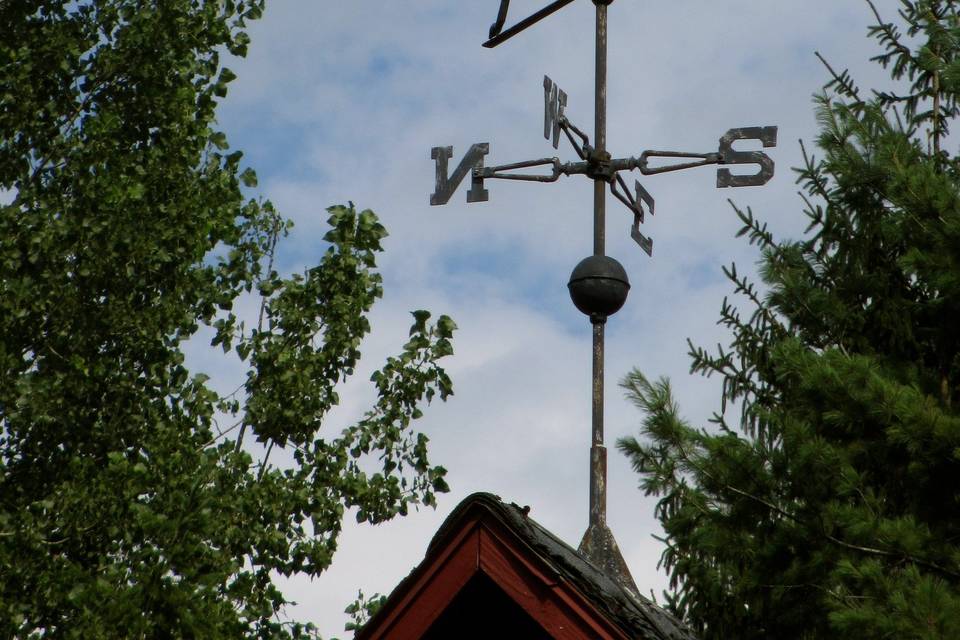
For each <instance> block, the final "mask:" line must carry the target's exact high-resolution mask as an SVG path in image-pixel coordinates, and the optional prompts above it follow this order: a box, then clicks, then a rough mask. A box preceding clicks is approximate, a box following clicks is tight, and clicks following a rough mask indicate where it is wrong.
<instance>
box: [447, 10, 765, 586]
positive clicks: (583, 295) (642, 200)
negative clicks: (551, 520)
mask: <svg viewBox="0 0 960 640" xmlns="http://www.w3.org/2000/svg"><path fill="white" fill-rule="evenodd" d="M574 1H575V0H556V1H555V2H552V3H551V4H549V5H547V6H546V7H544V8H543V9H540V10H539V11H537V12H536V13H534V14H533V15H531V16H529V17H527V18H524V19H523V20H520V21H519V22H517V23H516V24H514V25H513V26H511V27H509V28H507V29H506V30H504V28H503V27H504V25H505V23H506V19H507V14H508V12H509V8H510V0H500V10H499V11H498V13H497V18H496V22H494V24H493V25H492V26H491V27H490V34H489V40H487V41H486V42H484V43H483V46H484V47H487V48H491V47H495V46H497V45H499V44H501V43H503V42H505V41H506V40H508V39H510V38H511V37H513V36H515V35H517V34H518V33H520V32H521V31H523V30H525V29H527V28H528V27H530V26H532V25H534V24H536V23H537V22H539V21H540V20H542V19H544V18H546V17H547V16H549V15H551V14H553V13H554V12H556V11H558V10H560V9H562V8H563V7H565V6H567V5H568V4H571V3H572V2H574ZM592 1H593V4H594V5H596V14H597V20H596V85H595V96H594V100H595V106H594V140H593V144H591V142H590V138H589V137H588V136H587V134H585V133H584V132H583V131H582V130H581V129H580V128H578V127H576V126H575V125H574V124H573V123H572V122H571V121H570V120H569V119H568V118H567V115H566V107H567V94H566V93H564V92H563V91H562V90H561V89H560V88H559V87H558V86H557V85H556V84H555V83H554V82H553V81H552V80H551V79H550V78H549V77H547V76H544V79H543V96H544V119H543V135H544V137H545V138H546V139H547V140H550V141H552V143H553V148H554V149H557V148H558V147H559V144H560V138H561V133H562V134H563V136H565V137H566V138H567V140H568V141H569V142H570V144H571V145H572V146H573V149H574V151H576V153H577V156H578V157H579V160H578V161H573V162H561V161H560V159H559V158H556V157H552V158H540V159H537V160H527V161H521V162H514V163H510V164H504V165H498V166H484V158H485V157H486V156H487V154H488V153H489V152H490V145H489V144H488V143H485V142H484V143H478V144H474V145H471V146H470V148H469V149H468V150H467V152H466V154H465V155H464V156H463V159H462V160H461V161H460V163H459V164H458V165H457V167H456V169H455V170H454V171H453V173H450V171H449V161H450V160H451V159H452V158H453V147H449V146H448V147H434V148H433V149H432V151H431V157H432V158H433V160H434V161H435V163H436V170H437V178H436V187H435V189H434V192H433V194H432V195H431V196H430V204H432V205H441V204H446V203H447V202H448V201H449V200H450V198H451V196H452V195H453V193H454V192H455V191H456V189H457V187H458V186H459V185H460V184H461V183H462V182H463V180H464V179H465V178H466V177H467V174H469V175H470V178H471V186H470V189H469V190H468V191H467V202H485V201H486V200H488V199H489V192H488V191H487V189H486V188H485V181H486V180H491V179H501V180H526V181H531V182H555V181H557V180H559V179H560V177H561V176H572V175H585V176H587V177H588V178H590V179H591V180H593V184H594V190H593V194H594V197H593V221H594V225H593V255H592V256H590V257H588V258H585V259H584V260H582V261H581V262H580V263H579V264H578V265H577V266H576V267H575V268H574V270H573V273H572V275H571V277H570V282H569V284H568V287H569V289H570V297H571V298H572V299H573V303H574V305H576V307H577V309H579V310H580V311H582V312H583V313H585V314H587V315H588V316H590V321H591V323H592V325H593V420H592V422H593V434H592V435H593V437H592V445H591V448H590V526H589V528H588V529H587V532H586V534H585V535H584V537H583V540H582V541H581V543H580V552H581V553H583V554H584V555H585V556H587V557H588V558H590V559H591V560H592V561H594V563H595V564H597V565H598V566H600V567H601V568H603V569H606V570H608V571H610V572H613V573H615V574H618V575H619V576H621V577H625V578H626V582H627V584H629V585H631V586H632V579H630V577H629V575H630V574H629V570H628V569H627V568H626V564H625V563H624V562H623V559H622V557H621V556H620V553H619V550H617V549H616V542H615V541H614V540H613V535H612V534H611V533H610V531H609V529H608V528H607V526H606V475H607V474H606V467H607V455H606V448H605V447H604V446H603V355H604V353H603V351H604V325H605V323H606V320H607V317H608V316H610V315H613V314H614V313H616V312H617V311H618V310H619V309H620V308H621V307H622V306H623V304H624V302H626V299H627V292H628V290H629V288H630V284H629V281H628V279H627V274H626V271H625V270H624V269H623V267H622V266H621V265H620V263H619V262H617V261H616V260H614V259H613V258H611V257H609V256H607V255H605V253H604V251H605V248H604V245H605V234H606V187H607V185H609V186H610V192H611V193H612V194H613V195H614V197H615V198H617V200H619V201H620V202H622V203H623V204H624V205H625V206H626V207H627V208H628V209H629V210H630V211H631V212H632V213H633V224H632V226H631V229H630V235H631V237H632V238H633V239H634V240H635V241H636V242H637V244H639V245H640V248H641V249H643V251H644V252H646V253H647V255H650V256H652V255H653V240H652V238H649V237H647V236H645V235H644V234H643V233H641V231H640V225H641V224H642V223H643V222H644V219H645V217H646V214H650V215H653V212H654V199H653V197H652V196H651V195H650V193H649V192H648V191H647V190H646V189H645V188H644V187H643V185H641V184H640V182H639V180H636V181H634V188H633V190H632V191H631V190H630V189H629V187H628V185H627V182H626V180H625V179H624V178H623V175H621V174H623V173H627V172H630V171H633V170H635V169H636V170H639V171H640V173H641V174H643V175H645V176H650V175H656V174H659V173H666V172H669V171H680V170H682V169H692V168H695V167H703V166H706V165H719V166H720V167H726V166H730V165H756V166H757V171H756V173H753V174H748V175H735V174H732V173H731V172H730V170H729V169H727V168H719V169H717V174H716V175H717V187H720V188H723V187H747V186H759V185H763V184H766V183H767V182H768V181H769V180H770V179H771V178H772V177H773V170H774V163H773V160H772V159H771V158H770V157H769V156H767V155H766V154H765V153H763V152H762V151H739V150H735V149H734V148H733V144H734V143H735V142H736V141H738V140H758V141H760V143H761V144H762V145H763V147H764V148H769V147H775V146H776V144H777V127H770V126H767V127H743V128H735V129H730V130H728V131H727V132H726V133H725V134H723V136H721V137H720V142H719V147H718V148H717V150H716V151H711V152H707V153H690V152H685V151H656V150H646V151H643V152H642V153H641V154H640V155H639V156H637V157H627V158H613V157H612V156H611V155H610V153H609V152H608V151H607V7H608V6H609V5H610V4H612V3H613V0H592ZM652 161H654V162H656V163H657V164H654V162H652ZM671 162H672V164H671ZM534 167H542V168H543V169H542V170H541V173H532V174H531V173H520V172H519V170H524V169H532V168H534ZM611 551H613V553H611ZM633 588H634V589H636V587H635V586H634V587H633Z"/></svg>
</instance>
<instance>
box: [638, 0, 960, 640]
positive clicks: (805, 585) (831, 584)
mask: <svg viewBox="0 0 960 640" xmlns="http://www.w3.org/2000/svg"><path fill="white" fill-rule="evenodd" d="M958 4H960V3H957V2H954V1H950V0H918V1H904V2H903V3H902V9H901V18H902V20H903V23H904V24H903V26H898V25H896V24H893V23H887V22H884V21H883V20H882V19H881V16H880V15H879V14H878V13H877V11H876V9H875V8H874V7H873V5H872V4H870V5H869V6H870V8H871V9H872V10H873V12H874V14H875V16H876V18H877V24H876V25H875V26H873V27H872V28H871V29H870V30H869V34H870V35H871V36H872V37H874V38H876V39H877V40H878V41H879V44H880V46H881V48H882V52H881V54H880V55H878V56H877V57H876V58H874V60H876V61H878V62H879V63H880V64H882V65H883V66H884V67H885V68H887V69H888V70H889V71H890V74H891V76H892V86H893V87H894V89H892V90H884V91H877V92H874V93H873V94H872V95H867V94H865V93H863V92H861V91H860V90H859V89H858V88H857V87H856V85H855V83H854V81H853V79H852V77H851V75H850V74H849V73H847V72H846V71H844V72H841V73H836V72H834V71H833V69H832V68H831V67H830V66H829V65H827V69H828V71H829V72H830V73H831V75H832V76H833V78H832V81H831V82H830V83H829V84H828V85H827V87H826V91H825V92H824V93H823V94H822V95H821V96H819V97H818V98H817V115H818V118H819V124H820V134H819V137H818V139H817V143H818V146H819V148H820V149H821V150H822V154H823V155H822V157H821V158H816V157H814V156H813V155H808V154H807V152H806V151H804V155H805V165H804V166H803V167H801V168H800V169H799V170H798V174H799V179H798V182H799V183H800V184H802V186H803V189H804V193H803V194H802V195H803V199H804V203H805V213H806V215H807V217H808V218H809V228H808V233H807V236H806V237H805V238H804V239H803V240H801V241H775V240H774V239H773V237H772V235H771V234H770V232H769V231H768V230H767V228H766V226H765V225H763V224H761V223H760V222H759V221H757V220H756V219H755V218H754V216H753V214H752V212H750V211H749V210H747V211H741V210H737V214H738V215H739V217H740V218H741V220H742V221H743V223H744V224H743V228H742V230H741V232H740V235H745V236H747V237H748V239H749V240H750V242H751V243H752V244H757V245H758V246H759V247H760V249H761V251H762V258H761V262H760V275H761V278H762V281H763V285H764V287H762V288H761V287H758V286H756V285H755V284H753V283H752V282H750V281H749V279H748V278H745V277H743V276H742V275H740V274H738V273H737V271H736V268H735V267H731V268H729V269H727V270H726V274H727V276H728V277H729V279H730V280H731V281H732V282H733V284H734V288H735V291H736V294H737V295H740V296H743V297H745V298H746V299H747V301H748V304H749V305H750V307H751V311H750V313H749V314H748V315H741V313H740V312H739V311H738V310H737V308H736V307H735V306H734V305H733V304H731V303H729V302H727V301H726V300H725V301H724V304H723V307H722V310H721V314H720V323H721V324H722V325H723V326H725V327H727V328H728V329H729V330H730V331H731V333H732V336H733V339H732V342H731V344H730V346H729V348H727V349H724V348H722V347H718V351H716V352H708V351H706V350H704V349H701V348H699V347H695V346H694V345H693V344H692V343H691V348H690V354H691V357H692V370H693V371H694V372H697V373H700V374H703V375H706V376H710V375H717V376H719V377H720V378H721V379H722V382H723V386H722V402H721V406H720V410H719V411H718V412H717V413H716V414H715V415H714V417H713V419H712V422H713V426H712V427H710V428H694V427H692V426H690V425H689V424H688V423H687V422H685V421H684V420H683V419H681V417H680V415H679V408H678V407H677V405H676V403H675V402H674V400H673V398H672V395H671V390H670V385H669V382H668V381H667V380H665V379H659V380H656V381H650V380H648V379H647V378H646V377H645V376H644V375H643V374H642V373H640V372H639V371H634V372H633V373H631V374H630V375H629V376H628V377H627V378H626V380H625V381H624V383H623V386H624V387H625V388H626V390H627V394H628V396H629V397H630V398H631V399H632V400H633V401H634V402H635V403H636V404H637V406H638V407H639V408H640V409H641V410H642V411H643V412H644V414H645V418H644V421H643V428H642V434H643V438H642V439H641V440H639V441H638V440H637V439H634V438H628V439H624V440H622V441H621V442H620V443H619V446H620V448H621V450H623V451H624V452H626V453H627V454H628V455H629V456H630V458H631V460H632V462H633V465H634V467H635V469H636V470H637V471H638V472H639V473H640V475H641V478H642V480H641V486H642V488H643V490H644V491H645V492H646V493H647V494H648V495H657V496H659V497H660V500H659V502H658V505H657V512H656V513H657V516H658V518H659V519H660V521H661V523H662V525H663V527H664V531H665V539H664V543H665V545H666V549H665V551H664V553H663V556H662V563H663V565H664V566H665V567H666V568H667V569H668V570H669V572H670V575H671V588H672V593H669V594H666V595H667V598H668V605H669V606H670V607H671V608H673V610H674V611H675V612H677V613H678V614H679V615H681V616H682V617H684V618H685V619H686V620H688V621H689V622H690V623H691V624H692V625H693V626H694V627H695V628H696V629H697V630H698V631H699V632H700V634H701V636H702V637H703V638H706V639H714V638H716V639H719V638H740V639H751V638H756V639H760V638H844V639H857V638H904V639H906V638H917V639H920V638H923V639H933V638H957V637H960V547H958V544H957V542H958V540H960V500H958V495H960V494H958V490H957V488H958V485H957V478H960V322H958V318H960V160H958V158H957V157H956V156H953V155H951V154H950V153H948V152H947V151H946V148H947V145H946V144H945V143H946V141H947V140H948V137H947V136H948V135H949V125H950V124H951V123H952V122H953V120H954V119H955V118H956V116H957V114H958V96H960V18H958V14H957V9H958ZM762 291H766V293H762ZM734 408H739V419H738V421H737V424H735V425H732V426H731V425H730V424H728V422H727V418H728V417H729V416H731V415H733V414H731V412H730V411H728V409H731V410H732V409H734Z"/></svg>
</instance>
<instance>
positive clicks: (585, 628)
mask: <svg viewBox="0 0 960 640" xmlns="http://www.w3.org/2000/svg"><path fill="white" fill-rule="evenodd" d="M470 598H473V599H482V600H483V602H465V599H470ZM485 612H486V613H485ZM456 616H462V617H463V618H464V619H463V620H457V619H454V618H456ZM497 620H500V621H502V620H511V621H512V622H511V624H513V625H515V626H516V625H521V624H522V625H529V628H538V629H540V630H542V636H541V637H544V638H556V639H562V640H584V639H590V640H695V638H694V636H693V635H692V633H690V632H689V631H688V630H687V629H686V628H685V627H684V626H683V625H682V624H681V623H680V622H678V621H677V620H676V619H675V618H673V617H672V616H671V615H670V614H668V613H667V612H665V611H664V610H662V609H660V608H659V607H657V606H656V605H655V604H653V603H652V602H650V601H648V600H646V599H645V598H643V597H641V596H639V595H638V594H636V593H633V592H631V591H630V590H629V589H627V588H625V587H623V586H621V585H620V584H618V583H616V582H615V581H613V580H612V579H610V578H609V577H608V576H606V575H604V574H603V573H602V572H600V571H599V570H598V569H597V568H596V567H594V566H593V565H592V564H590V563H589V562H588V561H587V560H585V559H584V558H583V557H582V556H580V554H578V553H577V552H576V551H575V550H573V549H572V548H571V547H569V546H568V545H566V544H565V543H564V542H562V541H561V540H559V539H558V538H557V537H556V536H554V535H553V534H552V533H550V532H549V531H547V530H546V529H545V528H543V527H542V526H541V525H539V524H538V523H536V522H535V521H534V520H533V519H531V518H528V517H527V510H524V509H521V508H519V507H518V506H517V505H513V504H511V505H508V504H504V503H503V502H502V501H500V499H499V498H498V497H496V496H493V495H490V494H486V493H478V494H473V495H471V496H469V497H468V498H466V499H465V500H464V501H463V502H461V503H460V505H458V506H457V508H456V509H454V511H453V513H451V514H450V516H449V517H448V518H447V520H446V521H445V522H444V524H443V525H442V526H441V527H440V530H439V531H438V532H437V534H436V535H435V536H434V539H433V541H432V542H431V543H430V546H429V548H428V550H427V554H426V557H425V558H424V559H423V561H422V562H421V563H420V565H418V566H417V567H416V568H415V569H414V570H413V572H412V573H411V574H410V575H409V576H408V577H407V578H406V579H404V580H403V581H402V582H401V583H400V584H399V585H398V586H397V588H396V589H395V590H394V591H393V593H392V594H391V595H390V597H389V598H388V599H387V601H386V603H385V604H384V605H383V607H382V608H381V609H380V611H378V612H377V615H375V616H374V617H373V618H372V619H371V620H370V621H369V622H368V623H367V624H366V625H365V626H364V628H363V629H362V630H360V631H359V632H357V635H356V640H421V638H424V637H426V638H427V639H430V638H433V637H437V636H438V632H437V629H440V628H444V629H448V628H450V627H451V625H458V624H462V626H463V629H462V632H458V634H457V635H458V637H459V638H470V637H480V635H482V634H480V632H479V627H480V626H483V625H485V624H486V625H489V624H492V623H493V621H497ZM537 633H538V634H539V633H540V632H539V631H538V632H537ZM478 634H479V635H478ZM497 637H499V638H511V637H515V636H514V635H512V634H511V633H510V630H509V629H504V630H503V633H502V634H499V633H498V635H497Z"/></svg>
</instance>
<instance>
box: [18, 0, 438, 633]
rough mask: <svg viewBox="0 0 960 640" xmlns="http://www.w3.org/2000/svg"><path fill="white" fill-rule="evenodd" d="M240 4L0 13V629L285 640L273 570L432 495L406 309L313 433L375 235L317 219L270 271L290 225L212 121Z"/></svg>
mask: <svg viewBox="0 0 960 640" xmlns="http://www.w3.org/2000/svg"><path fill="white" fill-rule="evenodd" d="M262 9H263V1H262V0H226V1H223V0H221V1H213V0H207V1H203V2H202V1H199V0H167V1H165V2H160V3H156V2H142V1H137V0H79V1H77V0H45V1H43V2H24V1H20V0H13V1H11V2H5V3H2V4H0V133H2V135H0V190H3V191H5V192H6V196H5V200H6V201H8V202H10V203H9V204H4V205H2V209H0V636H2V637H18V638H34V637H36V638H39V637H44V638H46V637H50V638H112V637H125V638H135V637H136V638H147V637H150V638H153V637H171V638H173V637H178V638H188V637H189V638H193V637H202V638H239V637H250V638H253V637H257V638H284V637H298V636H302V635H305V634H309V633H310V631H311V629H310V627H309V625H302V624H295V623H288V622H285V621H283V620H281V618H280V617H279V614H280V613H281V609H282V607H283V605H284V603H285V600H284V597H283V595H282V593H281V592H280V590H279V589H278V588H277V586H276V585H275V584H274V579H275V576H276V575H278V574H283V575H290V574H293V573H301V574H307V575H310V576H317V575H319V574H320V573H321V572H323V571H324V569H326V568H327V567H328V566H329V564H330V562H331V558H332V556H333V553H334V551H335V549H336V546H337V538H338V535H339V533H340V528H341V522H342V518H343V516H344V513H345V511H346V510H347V509H350V508H354V509H356V513H357V518H358V519H359V520H361V521H369V522H380V521H384V520H387V519H390V518H392V517H394V516H396V515H398V514H400V515H405V514H406V513H407V511H408V509H409V508H410V507H411V506H413V505H417V504H425V505H434V504H435V493H436V492H438V491H445V490H446V485H445V483H444V479H443V477H444V473H445V471H444V469H443V468H442V467H438V466H432V465H431V464H430V462H429V460H428V456H427V438H426V436H425V435H423V434H422V433H417V432H416V431H415V430H413V428H412V426H411V422H412V421H413V420H415V419H416V418H418V417H419V416H420V415H421V406H422V405H423V404H424V401H429V400H430V399H432V398H433V397H434V396H435V395H439V396H440V397H441V398H444V399H445V398H446V397H447V396H448V395H449V394H450V393H451V384H450V380H449V378H448V377H447V375H446V374H445V373H444V371H443V369H442V368H441V367H440V366H439V365H438V364H437V363H438V361H439V360H440V359H441V358H443V357H444V356H447V355H449V354H450V353H452V348H451V341H450V339H451V336H452V333H453V330H454V328H455V327H454V324H453V322H452V321H451V320H450V319H449V318H447V317H445V316H441V317H440V318H439V319H438V320H437V321H436V323H431V322H430V321H429V317H430V314H429V313H428V312H426V311H416V312H414V314H413V315H414V323H413V327H412V328H411V331H410V339H409V342H407V343H406V344H405V345H404V346H403V348H402V350H401V351H400V353H399V355H397V356H396V357H391V358H388V360H387V362H386V363H385V364H384V366H383V367H382V368H381V369H380V370H379V371H378V372H377V373H376V374H375V375H374V376H373V383H374V384H375V386H376V389H377V392H378V399H377V400H376V402H375V404H374V406H373V407H372V408H371V409H370V410H369V411H368V412H367V413H366V414H365V415H364V417H363V418H362V419H360V420H359V421H358V422H357V423H356V424H354V425H352V426H348V427H347V428H346V429H344V430H342V431H338V430H336V429H331V427H330V426H327V428H326V429H322V427H323V426H324V418H325V416H326V414H327V412H328V411H329V409H330V408H331V407H333V406H334V405H336V404H337V402H338V396H337V387H338V383H340V382H342V381H343V380H344V379H345V378H346V377H348V376H349V375H351V374H352V373H353V371H354V368H355V366H356V365H357V362H358V360H359V358H360V351H359V347H360V344H361V340H362V338H363V337H364V335H365V334H366V333H367V332H368V331H369V330H370V326H369V323H368V321H367V317H366V316H367V314H368V312H369V311H370V308H371V306H372V305H373V303H374V301H375V300H376V299H377V298H378V297H380V296H381V278H380V276H379V275H378V274H377V272H376V263H375V259H376V255H377V253H378V252H380V251H381V240H382V239H383V237H384V236H385V235H386V231H385V230H384V228H383V226H382V225H381V224H380V223H379V222H378V221H377V218H376V216H375V215H374V214H373V213H372V212H370V211H357V210H356V209H355V208H354V207H353V205H352V204H350V205H349V206H335V207H331V208H330V209H328V213H329V224H330V230H329V232H328V233H327V234H326V236H325V238H324V240H325V252H323V253H322V258H321V259H320V261H319V263H318V264H316V265H315V266H312V267H310V268H308V269H306V270H305V271H304V272H303V273H297V274H293V275H290V276H281V275H280V274H279V273H278V271H277V270H276V269H275V268H274V267H275V264H276V258H277V246H278V242H279V240H280V238H281V237H282V236H283V235H285V234H286V233H287V232H288V231H289V229H290V224H289V223H288V222H286V221H285V220H284V219H283V218H282V217H281V216H280V215H279V214H278V213H277V212H276V211H275V210H274V208H273V207H272V206H271V205H270V203H269V202H267V201H259V200H248V199H246V197H245V196H244V195H243V191H244V187H248V188H249V187H254V186H255V185H256V174H255V173H254V172H253V171H252V170H251V169H249V168H244V169H241V165H240V162H241V153H240V152H239V151H230V150H229V146H228V143H227V140H226V136H225V135H224V134H223V133H222V132H220V131H218V130H217V129H216V128H215V127H216V122H215V117H214V116H215V110H216V106H217V104H218V101H219V99H222V98H223V97H224V96H225V95H226V92H227V85H228V83H229V82H230V81H231V80H232V79H233V77H234V74H233V73H232V72H230V70H229V69H227V68H225V67H223V66H222V65H221V63H220V54H222V53H225V52H229V53H231V54H233V55H237V56H242V55H244V54H245V52H246V49H247V44H248V41H249V38H248V37H247V35H246V34H245V32H244V27H245V23H246V21H248V20H253V19H256V18H257V17H259V15H260V13H261V11H262ZM3 191H0V193H2V192H3ZM241 297H248V298H249V297H253V298H254V299H255V300H259V310H260V312H259V318H258V319H255V320H254V321H253V322H251V323H250V324H252V325H255V326H247V325H245V324H244V322H242V320H241V319H240V318H238V317H237V315H236V314H235V313H234V311H233V309H234V305H235V303H236V302H237V301H238V299H240V298H241ZM204 327H211V328H212V329H213V335H214V338H213V344H214V345H218V346H221V347H222V349H223V352H224V353H225V354H227V355H226V356H225V357H231V358H236V362H237V363H238V365H240V366H243V367H246V370H247V376H246V381H245V382H244V384H243V385H242V386H241V388H239V389H237V390H236V391H235V392H234V393H232V394H220V393H217V392H216V391H214V389H213V388H212V387H211V386H210V385H209V383H208V380H207V377H206V376H205V375H203V374H202V373H191V372H190V371H188V369H187V367H186V366H185V364H184V346H185V343H187V341H190V340H194V341H195V340H197V339H198V332H199V331H201V329H203V328H204ZM245 436H246V438H247V440H246V442H247V443H250V442H252V439H255V440H256V441H258V442H260V443H262V444H263V445H264V446H265V447H266V448H267V454H266V456H263V457H260V458H259V459H256V460H255V459H254V458H253V457H252V456H251V454H250V453H248V451H247V450H246V449H245V447H244V446H243V445H244V442H245V440H244V437H245ZM274 448H284V449H286V450H287V451H288V452H291V454H292V457H293V462H292V463H291V464H284V465H282V466H277V465H276V464H271V463H270V461H269V454H270V451H271V450H272V449H274ZM274 458H275V459H276V458H277V456H274Z"/></svg>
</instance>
